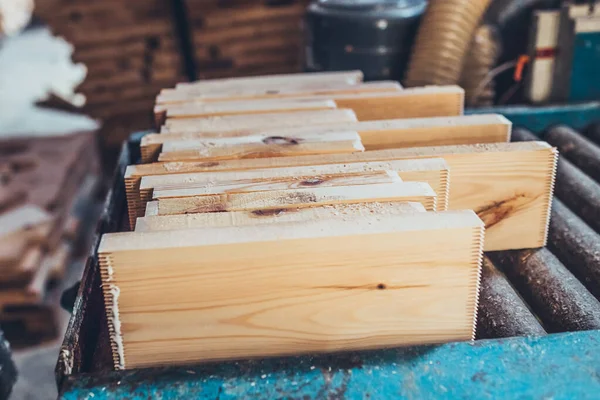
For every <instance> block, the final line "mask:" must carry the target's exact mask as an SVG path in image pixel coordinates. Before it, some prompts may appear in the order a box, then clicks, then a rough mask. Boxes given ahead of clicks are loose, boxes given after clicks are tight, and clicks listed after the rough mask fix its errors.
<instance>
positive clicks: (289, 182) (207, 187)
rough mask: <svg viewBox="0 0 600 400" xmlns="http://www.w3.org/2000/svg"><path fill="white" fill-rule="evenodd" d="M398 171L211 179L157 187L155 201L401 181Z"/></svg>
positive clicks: (153, 194)
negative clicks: (225, 179) (227, 179)
mask: <svg viewBox="0 0 600 400" xmlns="http://www.w3.org/2000/svg"><path fill="white" fill-rule="evenodd" d="M400 182H402V179H401V178H400V176H399V175H398V173H397V172H396V171H368V172H363V173H357V174H344V175H329V176H327V175H315V176H308V177H298V176H284V177H280V178H272V179H268V180H265V179H260V178H259V179H238V180H234V181H214V180H212V181H209V182H206V183H201V184H198V183H196V184H182V185H179V186H178V185H172V184H170V185H167V187H166V188H163V187H160V186H159V187H157V188H154V190H153V193H152V199H153V200H160V199H167V198H173V197H191V196H208V195H214V194H233V193H251V192H265V191H278V190H291V189H303V188H313V187H332V186H357V185H372V184H380V183H400Z"/></svg>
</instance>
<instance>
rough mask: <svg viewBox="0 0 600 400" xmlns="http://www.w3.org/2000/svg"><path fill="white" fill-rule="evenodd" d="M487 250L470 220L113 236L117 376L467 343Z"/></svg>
mask: <svg viewBox="0 0 600 400" xmlns="http://www.w3.org/2000/svg"><path fill="white" fill-rule="evenodd" d="M482 243H483V224H482V223H481V221H480V220H479V219H478V218H477V217H476V215H475V214H474V213H473V212H471V211H462V212H444V213H410V214H398V215H389V214H384V213H383V214H380V215H372V214H371V215H368V216H359V217H356V218H348V219H347V220H344V219H328V220H321V221H302V222H289V223H280V224H263V225H254V226H235V227H221V228H210V229H206V228H202V229H191V230H181V231H170V232H133V233H132V232H128V233H116V234H106V235H104V237H103V238H102V241H101V244H100V247H99V259H100V269H101V275H102V282H103V285H102V288H103V290H104V297H105V302H106V308H107V310H108V314H109V318H108V319H109V330H110V332H111V337H112V338H113V341H112V342H113V359H114V364H115V367H116V368H125V369H130V368H139V367H147V366H157V365H173V364H183V363H190V362H199V361H210V360H223V359H232V358H248V357H264V356H275V355H286V354H301V353H309V352H332V351H340V350H351V349H370V348H381V347H391V346H399V345H409V344H417V343H418V344H422V343H437V342H444V341H456V340H469V339H472V338H473V331H474V324H475V313H476V309H477V297H478V287H479V271H480V263H481V257H482ZM432 249H435V251H432ZM249 270H250V271H252V273H251V274H249V273H248V271H249Z"/></svg>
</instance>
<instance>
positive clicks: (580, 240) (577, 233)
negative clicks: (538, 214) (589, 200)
mask: <svg viewBox="0 0 600 400" xmlns="http://www.w3.org/2000/svg"><path fill="white" fill-rule="evenodd" d="M548 248H549V249H550V250H551V251H552V253H554V255H556V256H557V257H558V259H559V260H560V261H561V262H562V263H563V264H564V265H565V266H566V267H567V268H568V269H569V270H570V271H571V272H572V273H573V275H575V276H576V277H577V278H578V279H579V280H580V281H581V282H582V283H583V284H584V285H585V287H586V288H587V289H588V290H589V291H590V292H591V293H592V294H593V295H594V296H596V298H597V299H599V300H600V235H598V234H597V233H596V232H594V231H593V230H592V229H591V228H590V227H589V226H588V225H586V224H585V222H583V221H582V220H581V219H580V218H579V217H577V215H575V214H574V213H573V212H572V211H571V210H569V209H568V208H567V207H566V206H565V205H564V204H562V203H561V202H560V201H558V200H554V202H553V203H552V218H551V220H550V230H549V233H548Z"/></svg>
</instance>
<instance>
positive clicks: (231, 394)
mask: <svg viewBox="0 0 600 400" xmlns="http://www.w3.org/2000/svg"><path fill="white" fill-rule="evenodd" d="M486 112H496V113H501V114H504V115H505V116H506V117H508V118H509V119H510V120H512V121H513V123H514V125H515V126H521V127H525V128H528V129H530V130H532V131H534V132H540V131H542V130H544V129H546V128H547V127H549V126H551V125H555V124H567V125H571V126H573V127H575V128H582V127H584V126H586V125H588V124H589V123H591V122H593V121H599V120H600V103H587V104H580V105H569V106H556V107H544V108H534V107H506V108H492V109H485V110H477V111H470V112H469V113H486ZM138 136H139V137H137V139H136V138H133V139H132V140H131V141H130V143H129V144H128V145H126V146H124V151H123V155H122V158H121V161H120V168H121V170H120V171H119V172H120V176H121V177H122V176H123V173H124V169H125V166H126V165H127V164H128V163H129V162H131V160H134V159H135V157H136V155H135V154H136V152H139V147H138V146H136V144H135V143H134V142H135V140H137V142H138V143H139V139H140V137H141V134H140V135H138ZM124 204H125V199H124V193H123V181H122V178H121V180H120V181H119V180H118V179H117V180H116V181H115V184H114V187H113V190H112V192H111V201H110V202H108V203H107V207H106V209H105V212H104V214H103V216H102V219H101V221H100V224H99V226H100V232H106V231H111V230H115V229H117V226H118V223H119V222H118V221H119V220H120V218H122V217H123V215H124V213H125V208H124V207H125V205H124ZM117 217H119V218H117ZM94 263H95V257H94V252H92V257H91V258H90V261H89V262H88V266H87V267H86V272H85V273H84V276H83V279H82V283H81V289H80V292H79V296H78V298H77V300H76V301H75V307H74V309H73V318H72V319H71V322H70V325H69V328H68V331H67V334H66V336H65V341H64V343H63V348H62V350H61V357H60V359H59V362H58V364H57V371H56V372H57V383H58V386H59V393H60V397H61V398H62V399H65V400H72V399H94V400H99V399H219V400H224V399H234V398H264V399H467V398H468V399H471V398H474V399H597V398H600V331H582V332H571V333H558V334H551V335H548V336H542V337H514V338H509V339H492V340H478V341H475V342H472V343H467V342H465V343H448V344H442V345H437V346H417V347H409V348H402V349H388V350H380V351H370V352H353V353H343V354H330V355H320V356H314V357H313V356H302V357H287V358H274V359H266V360H255V361H247V360H246V361H240V362H227V363H211V364H204V365H197V366H184V367H166V368H150V369H142V370H131V371H109V369H110V365H112V364H111V356H110V353H109V352H108V353H107V352H106V351H107V350H106V349H104V353H103V350H102V346H100V345H99V344H98V343H100V342H101V341H102V340H104V341H106V340H107V338H106V337H104V338H102V335H103V334H102V333H101V332H102V324H105V321H103V320H102V318H103V306H102V302H101V291H100V289H99V278H98V276H97V271H95V269H94ZM105 347H106V346H105ZM108 351H109V350H108Z"/></svg>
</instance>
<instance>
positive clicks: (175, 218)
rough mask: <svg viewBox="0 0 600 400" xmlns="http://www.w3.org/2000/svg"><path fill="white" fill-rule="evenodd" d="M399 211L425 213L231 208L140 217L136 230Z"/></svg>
mask: <svg viewBox="0 0 600 400" xmlns="http://www.w3.org/2000/svg"><path fill="white" fill-rule="evenodd" d="M382 212H384V213H385V214H394V215H395V214H401V213H415V212H426V210H425V207H423V205H422V204H421V203H413V202H408V203H358V204H338V205H335V206H323V207H314V208H288V209H285V210H283V209H280V210H276V211H275V212H265V211H260V210H258V211H257V210H255V211H231V212H219V213H201V214H179V215H158V216H150V217H140V218H138V219H137V222H136V224H135V231H136V232H150V231H172V230H181V229H195V228H217V227H222V226H245V225H261V224H273V223H284V222H299V221H319V220H325V219H331V218H334V219H335V218H342V219H343V218H346V219H347V218H355V217H358V216H361V215H367V214H373V213H382Z"/></svg>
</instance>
